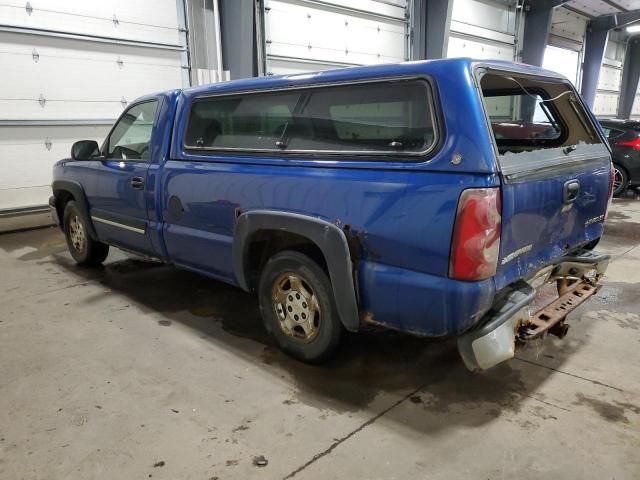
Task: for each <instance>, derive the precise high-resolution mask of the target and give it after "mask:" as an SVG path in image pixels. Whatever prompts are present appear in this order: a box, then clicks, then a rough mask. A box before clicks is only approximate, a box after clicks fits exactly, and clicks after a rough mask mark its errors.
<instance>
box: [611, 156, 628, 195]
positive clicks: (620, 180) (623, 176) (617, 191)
mask: <svg viewBox="0 0 640 480" xmlns="http://www.w3.org/2000/svg"><path fill="white" fill-rule="evenodd" d="M628 186H629V175H628V174H627V171H626V170H625V169H624V168H622V167H620V166H619V165H616V164H615V163H614V164H613V196H614V197H619V196H620V195H622V194H623V193H624V192H625V191H626V190H627V187H628Z"/></svg>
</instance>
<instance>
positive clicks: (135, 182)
mask: <svg viewBox="0 0 640 480" xmlns="http://www.w3.org/2000/svg"><path fill="white" fill-rule="evenodd" d="M131 187H132V188H135V189H136V190H142V188H143V187H144V179H143V178H142V177H133V178H132V179H131Z"/></svg>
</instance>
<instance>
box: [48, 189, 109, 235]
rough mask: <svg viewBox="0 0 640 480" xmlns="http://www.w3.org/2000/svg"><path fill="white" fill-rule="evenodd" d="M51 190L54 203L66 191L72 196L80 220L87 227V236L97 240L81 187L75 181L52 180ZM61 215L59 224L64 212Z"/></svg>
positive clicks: (87, 203)
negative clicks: (54, 199) (80, 217)
mask: <svg viewBox="0 0 640 480" xmlns="http://www.w3.org/2000/svg"><path fill="white" fill-rule="evenodd" d="M51 188H52V190H53V196H54V197H56V202H57V198H58V195H59V194H60V192H63V191H66V192H69V193H70V194H71V195H73V199H74V201H75V202H76V206H77V207H78V210H79V211H80V215H82V219H83V220H84V223H85V225H86V226H87V230H88V232H89V235H90V236H91V238H92V239H93V240H97V239H98V234H97V233H96V230H95V228H94V227H93V222H92V221H91V215H89V202H88V201H87V196H86V195H85V193H84V189H83V188H82V185H80V183H79V182H76V181H75V180H54V181H53V183H52V184H51ZM61 213H62V215H60V222H62V221H63V218H64V217H63V214H64V212H61Z"/></svg>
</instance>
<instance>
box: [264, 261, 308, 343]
mask: <svg viewBox="0 0 640 480" xmlns="http://www.w3.org/2000/svg"><path fill="white" fill-rule="evenodd" d="M271 303H272V305H273V311H274V312H275V314H276V317H277V318H278V320H279V324H280V328H281V329H282V331H283V332H284V333H285V334H286V335H287V336H289V337H292V338H294V339H295V340H297V341H300V342H303V343H307V342H310V341H311V340H313V339H314V338H315V336H316V335H317V334H318V329H319V327H320V304H319V303H318V299H317V297H316V295H315V294H314V292H313V289H312V288H311V286H310V285H309V284H308V283H307V282H305V280H304V279H303V278H302V277H301V276H300V275H298V274H297V273H293V272H288V273H284V274H282V275H280V276H279V277H278V279H277V280H276V281H275V282H274V284H273V288H272V291H271Z"/></svg>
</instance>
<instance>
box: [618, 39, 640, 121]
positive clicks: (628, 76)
mask: <svg viewBox="0 0 640 480" xmlns="http://www.w3.org/2000/svg"><path fill="white" fill-rule="evenodd" d="M639 80H640V37H638V36H635V37H631V38H630V39H629V43H628V44H627V51H626V52H625V54H624V67H623V69H622V84H621V88H620V101H619V104H618V118H629V117H630V116H631V110H632V108H633V101H634V100H635V98H636V93H637V92H638V81H639Z"/></svg>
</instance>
